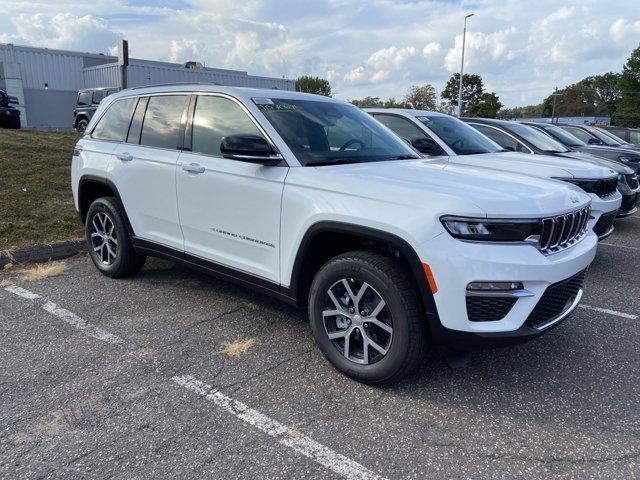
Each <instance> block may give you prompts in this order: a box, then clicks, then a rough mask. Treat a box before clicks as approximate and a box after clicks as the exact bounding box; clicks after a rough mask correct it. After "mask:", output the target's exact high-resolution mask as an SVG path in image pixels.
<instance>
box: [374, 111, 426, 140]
mask: <svg viewBox="0 0 640 480" xmlns="http://www.w3.org/2000/svg"><path fill="white" fill-rule="evenodd" d="M373 117H374V118H375V119H376V120H378V121H379V122H380V123H382V124H383V125H384V126H385V127H387V128H389V129H390V130H391V131H393V133H395V134H396V135H398V136H399V137H402V138H404V139H406V140H409V141H411V140H413V139H415V138H429V136H428V135H427V134H426V133H424V132H423V131H422V130H420V129H419V128H418V127H416V126H415V125H414V124H413V123H411V121H409V120H407V119H406V118H402V117H398V116H396V115H384V114H378V113H376V114H374V115H373Z"/></svg>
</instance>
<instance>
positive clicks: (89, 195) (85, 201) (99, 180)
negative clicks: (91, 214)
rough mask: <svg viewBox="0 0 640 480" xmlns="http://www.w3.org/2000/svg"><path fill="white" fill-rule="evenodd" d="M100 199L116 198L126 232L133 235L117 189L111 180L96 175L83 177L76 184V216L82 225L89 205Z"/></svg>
mask: <svg viewBox="0 0 640 480" xmlns="http://www.w3.org/2000/svg"><path fill="white" fill-rule="evenodd" d="M102 197H116V198H117V199H118V202H119V203H120V206H121V207H122V213H123V214H124V219H125V222H126V227H127V231H128V232H129V234H130V235H135V234H134V231H133V228H132V227H131V222H130V221H129V216H128V215H127V211H126V209H125V207H124V203H123V202H122V198H121V197H120V192H119V191H118V187H116V185H115V183H113V182H112V181H111V180H109V179H107V178H104V177H99V176H96V175H83V176H82V177H80V180H79V182H78V214H79V215H80V220H81V221H82V223H83V224H84V223H85V221H86V219H87V212H88V211H89V207H90V206H91V204H92V203H93V202H94V201H95V200H97V199H98V198H102Z"/></svg>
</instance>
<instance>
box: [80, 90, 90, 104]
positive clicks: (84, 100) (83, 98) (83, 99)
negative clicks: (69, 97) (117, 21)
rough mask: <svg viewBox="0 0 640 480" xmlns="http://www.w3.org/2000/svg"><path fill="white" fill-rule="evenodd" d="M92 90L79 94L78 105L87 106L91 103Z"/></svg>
mask: <svg viewBox="0 0 640 480" xmlns="http://www.w3.org/2000/svg"><path fill="white" fill-rule="evenodd" d="M91 95H92V94H91V92H81V93H79V94H78V105H81V106H83V107H84V106H87V105H91Z"/></svg>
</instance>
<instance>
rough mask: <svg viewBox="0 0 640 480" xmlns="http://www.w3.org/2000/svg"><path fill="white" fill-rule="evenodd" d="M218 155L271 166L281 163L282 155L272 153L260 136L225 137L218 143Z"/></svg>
mask: <svg viewBox="0 0 640 480" xmlns="http://www.w3.org/2000/svg"><path fill="white" fill-rule="evenodd" d="M220 153H221V154H222V156H223V157H224V158H229V159H232V160H238V161H240V162H248V163H259V164H261V165H271V166H273V165H278V164H279V163H280V162H281V161H282V155H280V154H279V153H276V152H274V151H273V148H271V145H269V142H267V141H266V140H265V139H264V137H261V136H260V135H227V136H226V137H223V138H222V141H221V142H220Z"/></svg>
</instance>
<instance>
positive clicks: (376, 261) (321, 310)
mask: <svg viewBox="0 0 640 480" xmlns="http://www.w3.org/2000/svg"><path fill="white" fill-rule="evenodd" d="M309 318H310V321H311V327H312V329H313V334H314V337H315V340H316V342H317V343H318V346H319V347H320V349H321V350H322V352H323V353H324V355H325V356H326V357H327V359H328V360H329V361H330V362H331V363H332V364H333V365H334V366H335V367H336V368H338V369H339V370H341V371H342V372H344V373H345V374H347V375H349V376H351V377H353V378H354V379H356V380H358V381H361V382H365V383H369V384H385V383H393V382H395V381H397V380H400V379H401V378H403V377H405V376H407V375H410V374H411V373H412V372H414V371H415V370H416V369H417V368H418V367H419V365H420V362H421V360H422V358H423V356H424V352H425V349H426V345H427V329H426V320H425V317H424V315H423V314H422V307H421V303H420V299H419V298H418V295H417V292H416V288H415V282H414V281H413V278H412V277H411V275H410V274H409V272H408V271H407V270H406V268H404V267H403V266H402V265H401V264H399V263H398V261H397V260H395V259H393V258H391V257H389V256H386V255H382V254H379V253H375V252H368V251H354V252H349V253H346V254H343V255H340V256H338V257H336V258H334V259H332V260H330V261H329V262H328V263H326V264H325V265H324V266H323V267H322V268H321V269H320V271H319V272H318V274H317V275H316V277H315V279H314V280H313V283H312V285H311V290H310V293H309Z"/></svg>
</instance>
